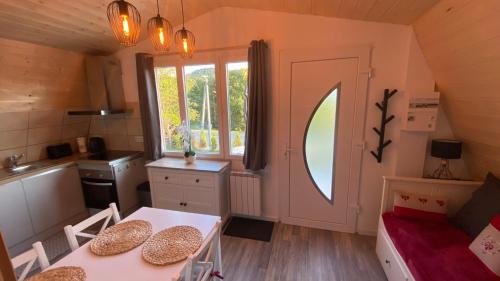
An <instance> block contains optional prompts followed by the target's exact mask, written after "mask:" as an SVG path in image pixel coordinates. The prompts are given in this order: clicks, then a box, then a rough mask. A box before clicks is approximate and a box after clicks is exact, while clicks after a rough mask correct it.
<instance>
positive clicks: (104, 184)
mask: <svg viewBox="0 0 500 281" xmlns="http://www.w3.org/2000/svg"><path fill="white" fill-rule="evenodd" d="M82 183H84V184H88V185H94V186H112V185H113V184H112V183H110V182H90V181H82Z"/></svg>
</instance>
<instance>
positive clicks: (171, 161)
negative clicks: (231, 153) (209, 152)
mask: <svg viewBox="0 0 500 281" xmlns="http://www.w3.org/2000/svg"><path fill="white" fill-rule="evenodd" d="M229 165H230V162H228V161H214V160H195V161H194V163H193V164H188V163H186V160H184V158H171V157H164V158H161V159H159V160H156V161H154V162H151V163H149V164H147V165H146V167H148V168H164V169H176V170H188V171H200V172H212V173H218V172H220V171H222V170H224V169H225V168H226V167H228V166H229Z"/></svg>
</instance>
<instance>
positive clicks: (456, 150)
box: [431, 139, 462, 179]
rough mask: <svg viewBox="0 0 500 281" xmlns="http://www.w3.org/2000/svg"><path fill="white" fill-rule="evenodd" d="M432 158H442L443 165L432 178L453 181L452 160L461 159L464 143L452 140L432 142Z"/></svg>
mask: <svg viewBox="0 0 500 281" xmlns="http://www.w3.org/2000/svg"><path fill="white" fill-rule="evenodd" d="M431 156H432V157H437V158H441V164H440V165H439V168H437V169H436V170H435V171H434V173H433V174H432V177H433V178H435V179H453V174H452V173H451V171H450V162H449V160H450V159H460V157H461V156H462V142H461V141H458V140H450V139H435V140H432V145H431Z"/></svg>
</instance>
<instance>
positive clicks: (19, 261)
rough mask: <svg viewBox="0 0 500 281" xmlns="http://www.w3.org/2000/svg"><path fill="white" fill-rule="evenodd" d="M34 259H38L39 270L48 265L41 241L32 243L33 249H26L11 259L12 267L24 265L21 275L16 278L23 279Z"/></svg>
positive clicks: (21, 280) (20, 280) (19, 280)
mask: <svg viewBox="0 0 500 281" xmlns="http://www.w3.org/2000/svg"><path fill="white" fill-rule="evenodd" d="M36 260H38V264H40V268H41V270H44V269H46V268H47V267H49V265H50V264H49V259H48V258H47V255H46V254H45V250H44V249H43V245H42V243H41V242H35V243H33V249H31V250H28V251H26V252H24V253H22V254H20V255H19V256H17V257H15V258H13V259H12V260H11V262H12V267H13V268H14V269H16V268H19V267H21V266H23V265H26V266H25V267H24V269H23V271H22V272H21V275H20V276H19V277H18V278H17V280H18V281H23V280H24V279H25V278H26V276H27V275H28V273H29V272H30V270H31V268H32V267H33V264H34V263H35V261H36Z"/></svg>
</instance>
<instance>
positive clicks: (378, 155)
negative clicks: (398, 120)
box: [370, 89, 398, 163]
mask: <svg viewBox="0 0 500 281" xmlns="http://www.w3.org/2000/svg"><path fill="white" fill-rule="evenodd" d="M397 92H398V90H396V89H394V90H392V91H389V89H385V91H384V100H383V101H382V104H380V103H378V102H377V103H375V105H376V106H377V107H378V109H380V111H382V118H381V122H380V123H381V124H380V129H378V128H375V127H373V130H374V131H375V133H377V134H378V136H379V142H378V147H377V152H374V151H373V150H372V151H370V153H371V154H372V155H373V157H375V158H376V159H377V162H378V163H381V162H382V154H383V152H384V148H386V147H387V146H388V145H389V144H391V143H392V140H387V141H386V140H385V126H386V125H387V123H389V122H391V121H392V120H393V119H394V115H391V116H389V117H387V109H388V107H389V99H390V98H391V97H392V96H394V95H395V94H396V93H397Z"/></svg>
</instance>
